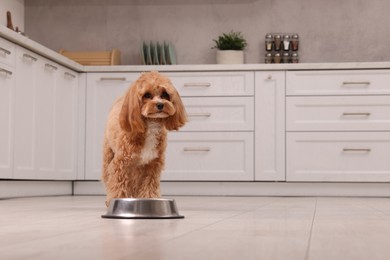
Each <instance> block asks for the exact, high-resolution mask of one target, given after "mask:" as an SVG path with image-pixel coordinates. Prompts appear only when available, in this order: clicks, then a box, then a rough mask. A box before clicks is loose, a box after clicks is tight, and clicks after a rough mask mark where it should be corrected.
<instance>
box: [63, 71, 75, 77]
mask: <svg viewBox="0 0 390 260" xmlns="http://www.w3.org/2000/svg"><path fill="white" fill-rule="evenodd" d="M64 75H65V76H66V77H70V78H76V76H75V75H73V74H72V73H69V72H64Z"/></svg>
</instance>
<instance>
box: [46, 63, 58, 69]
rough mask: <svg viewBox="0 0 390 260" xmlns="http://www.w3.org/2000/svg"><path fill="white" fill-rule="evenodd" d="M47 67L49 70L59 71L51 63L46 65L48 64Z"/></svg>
mask: <svg viewBox="0 0 390 260" xmlns="http://www.w3.org/2000/svg"><path fill="white" fill-rule="evenodd" d="M45 67H46V68H49V69H52V70H57V69H58V68H57V67H56V66H54V65H51V64H49V63H46V64H45Z"/></svg>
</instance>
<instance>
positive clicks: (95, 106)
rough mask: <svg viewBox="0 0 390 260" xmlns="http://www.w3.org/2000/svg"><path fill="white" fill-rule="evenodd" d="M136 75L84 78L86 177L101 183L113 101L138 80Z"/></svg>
mask: <svg viewBox="0 0 390 260" xmlns="http://www.w3.org/2000/svg"><path fill="white" fill-rule="evenodd" d="M138 77H139V73H134V74H131V73H89V74H88V75H87V112H86V116H87V124H86V133H87V134H86V155H85V156H86V158H85V159H86V162H85V167H86V169H85V170H86V173H85V179H87V180H100V176H101V168H102V147H103V137H104V129H105V125H106V121H107V116H108V113H109V111H110V109H111V107H112V105H113V103H114V101H115V100H116V99H117V98H118V97H120V96H122V95H123V94H124V93H125V91H126V90H127V89H128V88H129V86H130V85H131V84H132V83H133V82H134V81H136V80H137V78H138Z"/></svg>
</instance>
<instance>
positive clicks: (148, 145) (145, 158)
mask: <svg viewBox="0 0 390 260" xmlns="http://www.w3.org/2000/svg"><path fill="white" fill-rule="evenodd" d="M160 134H161V125H160V124H159V123H155V122H148V129H147V131H146V139H145V145H144V147H143V148H142V150H141V161H140V163H141V164H147V163H149V162H150V161H152V160H153V159H156V158H157V156H158V151H157V146H158V145H159V142H158V139H159V136H160Z"/></svg>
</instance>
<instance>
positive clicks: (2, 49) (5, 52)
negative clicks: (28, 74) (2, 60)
mask: <svg viewBox="0 0 390 260" xmlns="http://www.w3.org/2000/svg"><path fill="white" fill-rule="evenodd" d="M0 51H1V52H2V53H4V54H7V55H10V54H11V52H10V51H9V50H7V49H4V48H2V47H0Z"/></svg>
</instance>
